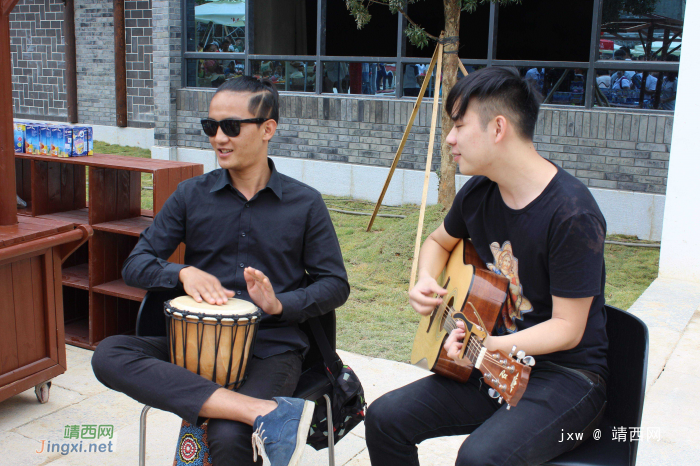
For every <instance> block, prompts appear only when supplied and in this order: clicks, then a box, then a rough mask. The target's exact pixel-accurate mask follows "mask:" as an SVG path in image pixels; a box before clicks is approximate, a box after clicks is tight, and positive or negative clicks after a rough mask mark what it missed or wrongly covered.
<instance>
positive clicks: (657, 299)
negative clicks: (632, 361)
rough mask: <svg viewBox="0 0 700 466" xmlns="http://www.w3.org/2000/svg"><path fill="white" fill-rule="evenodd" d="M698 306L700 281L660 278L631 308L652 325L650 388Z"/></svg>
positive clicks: (649, 326) (636, 314)
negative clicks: (698, 282)
mask: <svg viewBox="0 0 700 466" xmlns="http://www.w3.org/2000/svg"><path fill="white" fill-rule="evenodd" d="M698 306H700V284H697V283H691V282H684V281H680V280H669V279H661V278H657V279H656V280H654V282H653V283H652V284H651V285H650V286H649V288H647V289H646V291H644V293H642V295H641V296H640V297H639V299H637V301H636V302H635V303H634V304H633V305H632V306H631V307H630V308H629V312H630V313H631V314H634V315H635V316H637V317H639V318H640V319H642V320H643V321H644V323H646V324H647V327H648V328H649V365H648V369H647V390H649V388H650V387H651V386H652V385H653V384H654V383H655V381H656V380H657V379H658V378H659V376H660V375H661V372H662V371H663V370H664V366H665V365H666V363H667V361H668V359H669V358H670V356H671V353H672V352H673V350H674V348H675V347H676V345H677V344H678V342H679V341H680V339H681V336H682V333H683V331H684V329H685V328H686V326H687V325H688V323H689V322H690V319H691V317H692V316H693V314H695V311H696V310H697V309H698Z"/></svg>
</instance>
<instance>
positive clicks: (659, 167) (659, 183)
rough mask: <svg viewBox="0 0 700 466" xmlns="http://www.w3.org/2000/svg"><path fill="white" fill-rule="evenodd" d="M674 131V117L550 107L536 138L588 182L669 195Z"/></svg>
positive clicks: (557, 160)
mask: <svg viewBox="0 0 700 466" xmlns="http://www.w3.org/2000/svg"><path fill="white" fill-rule="evenodd" d="M672 130H673V117H672V116H663V115H658V114H657V115H644V114H639V113H624V112H616V111H610V112H602V111H590V110H589V111H585V110H568V109H561V110H559V109H556V110H555V109H552V108H546V109H544V110H543V111H541V112H540V115H539V119H538V122H537V127H536V128H535V138H534V140H535V146H536V147H537V150H538V151H539V153H540V154H542V155H543V156H544V157H547V158H549V159H550V160H552V161H554V162H555V163H557V164H559V165H561V166H562V167H564V168H565V169H566V170H568V171H569V172H571V173H572V174H574V175H576V177H577V178H579V179H580V180H581V181H583V182H584V183H585V184H586V185H588V186H591V187H596V188H611V189H621V190H626V191H638V192H647V193H659V194H664V193H665V192H666V181H667V177H668V160H669V154H670V151H671V135H672Z"/></svg>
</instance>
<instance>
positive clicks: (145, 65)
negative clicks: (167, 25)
mask: <svg viewBox="0 0 700 466" xmlns="http://www.w3.org/2000/svg"><path fill="white" fill-rule="evenodd" d="M151 17H152V12H151V0H139V1H126V2H124V21H125V25H126V105H127V111H128V112H129V120H134V121H140V122H150V123H153V121H154V120H155V118H154V114H153V39H152V28H151Z"/></svg>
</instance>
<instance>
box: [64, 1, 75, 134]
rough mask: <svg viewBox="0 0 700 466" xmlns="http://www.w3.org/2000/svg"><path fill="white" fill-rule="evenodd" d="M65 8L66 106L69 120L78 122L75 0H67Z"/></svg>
mask: <svg viewBox="0 0 700 466" xmlns="http://www.w3.org/2000/svg"><path fill="white" fill-rule="evenodd" d="M65 2H66V6H65V8H64V9H63V40H64V42H65V49H64V50H65V54H66V106H67V110H68V122H69V123H77V122H78V79H77V73H76V59H75V6H74V4H73V0H65Z"/></svg>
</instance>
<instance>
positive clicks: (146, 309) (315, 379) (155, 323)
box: [136, 290, 335, 466]
mask: <svg viewBox="0 0 700 466" xmlns="http://www.w3.org/2000/svg"><path fill="white" fill-rule="evenodd" d="M182 294H183V292H182V291H180V290H167V291H149V292H148V293H146V296H145V297H144V298H143V301H142V302H141V307H140V308H139V313H138V315H137V317H136V335H138V336H166V327H165V314H164V313H163V303H164V302H165V301H167V300H169V299H173V298H176V297H178V296H182ZM316 319H318V321H319V322H320V324H321V327H323V331H324V333H325V334H326V337H327V338H328V342H329V343H330V345H331V347H332V348H333V351H335V311H333V312H329V313H328V314H325V315H323V316H321V317H317V318H316ZM300 327H301V329H302V330H303V331H304V333H306V335H307V336H308V338H309V342H311V347H310V348H309V352H308V353H307V355H306V357H305V358H304V363H303V365H302V374H301V377H300V379H299V383H298V384H297V388H296V390H295V392H294V395H293V396H294V397H295V398H302V399H305V400H309V401H314V402H316V401H317V400H320V399H321V398H324V399H325V400H326V408H327V412H328V464H329V466H335V450H334V444H335V438H334V434H333V417H332V410H331V400H330V397H329V395H330V394H331V392H332V389H333V386H332V385H331V382H330V380H329V379H328V376H327V375H326V370H325V366H324V365H323V356H322V355H321V351H320V349H319V347H318V344H316V343H315V339H314V336H313V333H312V331H311V328H310V326H309V324H308V322H305V323H303V324H301V325H300ZM149 409H151V407H150V406H144V408H143V410H142V411H141V421H140V427H139V466H145V464H146V416H147V415H148V410H149ZM214 466H216V465H214Z"/></svg>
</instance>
